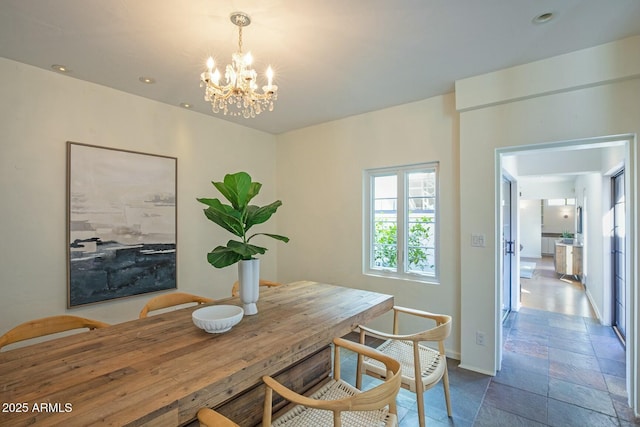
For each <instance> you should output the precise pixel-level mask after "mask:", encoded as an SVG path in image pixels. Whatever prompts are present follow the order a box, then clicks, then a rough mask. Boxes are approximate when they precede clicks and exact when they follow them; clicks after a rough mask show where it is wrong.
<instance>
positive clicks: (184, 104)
mask: <svg viewBox="0 0 640 427" xmlns="http://www.w3.org/2000/svg"><path fill="white" fill-rule="evenodd" d="M180 106H181V107H182V108H191V104H189V103H188V102H181V103H180Z"/></svg>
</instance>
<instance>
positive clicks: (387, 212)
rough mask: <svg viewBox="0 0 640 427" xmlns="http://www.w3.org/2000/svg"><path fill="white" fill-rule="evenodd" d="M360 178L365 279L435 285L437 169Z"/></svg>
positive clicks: (431, 165)
mask: <svg viewBox="0 0 640 427" xmlns="http://www.w3.org/2000/svg"><path fill="white" fill-rule="evenodd" d="M364 175H365V176H364V193H365V199H364V200H365V207H364V215H365V218H364V224H365V232H364V236H365V238H364V240H365V242H364V270H365V273H366V274H375V275H385V276H390V277H397V278H402V279H411V280H418V281H429V282H433V281H436V280H437V278H438V274H437V273H438V272H437V265H438V262H437V261H438V251H437V245H436V242H437V225H438V222H437V206H438V198H437V196H438V194H437V193H438V164H437V163H424V164H419V165H411V166H401V167H394V168H384V169H370V170H366V171H365V174H364Z"/></svg>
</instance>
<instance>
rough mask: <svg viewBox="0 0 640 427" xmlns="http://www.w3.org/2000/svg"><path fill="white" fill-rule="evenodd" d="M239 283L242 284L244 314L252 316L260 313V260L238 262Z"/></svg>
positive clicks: (241, 294) (241, 295) (241, 293)
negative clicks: (258, 304) (257, 304)
mask: <svg viewBox="0 0 640 427" xmlns="http://www.w3.org/2000/svg"><path fill="white" fill-rule="evenodd" d="M238 281H239V282H240V301H242V308H243V309H244V314H245V315H248V316H251V315H253V314H257V313H258V307H257V306H256V303H257V302H258V297H259V296H260V286H259V284H260V260H259V259H249V260H240V261H239V262H238Z"/></svg>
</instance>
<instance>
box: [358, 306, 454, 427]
mask: <svg viewBox="0 0 640 427" xmlns="http://www.w3.org/2000/svg"><path fill="white" fill-rule="evenodd" d="M400 314H406V315H410V316H417V317H421V318H425V319H431V320H433V321H435V323H436V326H435V327H433V328H431V329H428V330H426V331H421V332H418V333H415V334H408V335H401V334H400V321H399V318H400ZM359 328H360V343H364V342H365V338H366V336H367V335H370V336H373V337H376V338H381V339H384V340H387V341H386V342H385V343H384V344H382V345H380V346H379V347H378V349H383V348H385V347H387V346H388V345H389V344H390V342H392V341H404V342H410V343H411V345H412V357H411V358H410V359H411V360H410V361H405V363H403V365H404V368H403V369H409V370H410V369H411V367H410V366H408V365H413V366H412V367H413V378H411V377H409V376H407V375H403V376H402V387H403V388H405V389H408V390H410V391H413V392H414V393H416V400H417V405H418V416H419V418H420V427H424V425H425V421H424V418H425V413H424V399H423V394H424V391H426V390H428V389H430V388H431V387H433V386H435V385H436V384H437V383H438V382H440V380H441V379H442V381H443V386H444V395H445V401H446V404H447V414H448V415H449V417H451V416H452V411H451V395H450V391H449V372H448V369H447V358H446V354H445V347H444V341H445V339H446V338H447V337H448V336H449V334H450V333H451V316H448V315H446V314H435V313H429V312H426V311H422V310H415V309H412V308H406V307H399V306H395V307H393V333H392V334H388V333H384V332H380V331H376V330H374V329H371V328H368V327H366V326H362V325H360V326H359ZM421 341H431V342H437V343H438V353H439V358H440V361H439V363H441V364H442V368H440V371H439V372H441V373H442V375H441V376H440V377H437V376H436V377H434V378H431V381H430V382H429V383H426V384H425V383H424V382H423V374H422V373H423V372H424V370H425V369H427V368H430V367H426V366H421V362H420V359H421V357H420V355H421V352H423V351H430V352H433V351H434V350H431V349H427V348H426V347H424V346H422V345H421V344H420V342H421ZM382 351H383V352H384V350H382ZM364 365H365V362H364V358H363V356H360V355H359V356H358V366H357V371H356V387H358V388H359V387H360V385H361V383H362V374H363V368H364ZM364 373H365V374H367V375H370V376H373V377H376V378H382V379H384V376H382V375H380V374H379V373H376V372H374V371H371V370H366V372H364Z"/></svg>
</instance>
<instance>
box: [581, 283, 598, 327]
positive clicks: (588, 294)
mask: <svg viewBox="0 0 640 427" xmlns="http://www.w3.org/2000/svg"><path fill="white" fill-rule="evenodd" d="M585 294H587V299H588V300H589V304H590V305H591V308H592V309H593V312H594V313H595V315H596V319H598V322H600V323H602V315H601V314H600V312H599V311H598V306H597V305H596V304H595V303H594V301H593V297H592V296H591V292H589V288H586V290H585Z"/></svg>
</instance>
